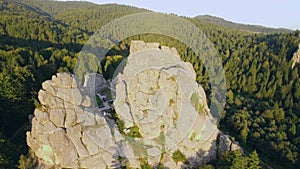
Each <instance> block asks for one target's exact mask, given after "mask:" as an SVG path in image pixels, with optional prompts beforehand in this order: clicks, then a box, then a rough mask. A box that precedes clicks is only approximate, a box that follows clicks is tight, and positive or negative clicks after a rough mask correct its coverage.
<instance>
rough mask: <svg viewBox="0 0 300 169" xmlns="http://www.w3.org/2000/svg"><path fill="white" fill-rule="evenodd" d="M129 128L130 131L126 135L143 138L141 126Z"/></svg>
mask: <svg viewBox="0 0 300 169" xmlns="http://www.w3.org/2000/svg"><path fill="white" fill-rule="evenodd" d="M128 130H129V132H128V133H127V134H126V136H128V137H133V138H142V135H141V133H140V130H139V127H138V126H137V125H134V126H132V127H130V128H129V129H128Z"/></svg>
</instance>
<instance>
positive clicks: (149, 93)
mask: <svg viewBox="0 0 300 169" xmlns="http://www.w3.org/2000/svg"><path fill="white" fill-rule="evenodd" d="M158 46H159V45H157V44H149V45H148V44H147V43H144V42H141V41H133V42H132V43H131V48H130V52H131V53H130V55H129V57H128V59H127V63H126V66H125V68H124V70H123V73H122V74H119V75H118V76H117V82H116V93H117V94H116V99H115V101H114V105H115V110H116V113H117V114H118V117H119V118H120V119H121V120H123V121H124V123H125V127H126V128H130V127H132V126H134V125H135V126H137V127H138V129H139V132H140V134H141V136H142V138H141V140H142V142H143V143H144V149H146V151H147V153H148V155H149V156H150V155H151V159H150V158H149V159H148V163H150V164H152V165H154V164H157V163H159V160H160V159H161V158H160V156H161V154H162V153H163V152H165V153H167V154H169V155H167V156H165V157H164V158H163V164H164V166H167V167H169V168H180V166H181V164H180V163H175V162H174V161H173V159H172V158H171V155H170V154H172V153H173V152H174V148H176V149H179V150H180V151H181V152H182V153H183V154H184V155H185V156H186V158H187V159H189V158H193V162H194V163H195V164H198V165H200V164H203V163H205V162H207V161H209V160H210V159H214V158H216V146H215V145H216V141H215V140H216V139H217V135H218V132H219V130H218V129H217V126H216V124H215V123H214V121H213V118H212V116H211V115H210V113H209V108H208V106H207V103H206V96H205V92H204V90H203V88H202V87H201V86H199V85H198V84H197V83H196V82H195V79H196V73H195V71H194V70H193V66H192V65H191V64H190V63H185V62H183V61H181V60H180V56H179V55H178V54H177V51H176V49H170V48H168V47H164V46H163V47H161V49H159V48H158ZM119 93H120V94H119ZM133 149H135V148H134V147H133ZM211 149H212V150H211ZM200 150H201V151H204V152H207V153H204V154H202V155H201V156H199V155H197V152H198V151H200ZM155 155H156V157H155ZM135 156H136V157H140V156H139V155H138V154H135ZM155 160H156V161H155Z"/></svg>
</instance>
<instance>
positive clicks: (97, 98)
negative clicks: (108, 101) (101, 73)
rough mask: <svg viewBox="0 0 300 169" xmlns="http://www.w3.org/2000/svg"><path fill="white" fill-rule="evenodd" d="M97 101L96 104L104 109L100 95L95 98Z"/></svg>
mask: <svg viewBox="0 0 300 169" xmlns="http://www.w3.org/2000/svg"><path fill="white" fill-rule="evenodd" d="M95 99H96V103H97V105H98V107H103V102H102V100H101V99H100V98H99V96H98V95H96V96H95Z"/></svg>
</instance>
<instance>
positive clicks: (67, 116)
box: [27, 73, 120, 169]
mask: <svg viewBox="0 0 300 169" xmlns="http://www.w3.org/2000/svg"><path fill="white" fill-rule="evenodd" d="M78 84H79V82H78V80H77V79H76V78H75V77H73V76H71V75H69V74H67V73H59V74H57V75H56V76H53V77H52V80H48V81H45V82H44V83H43V84H42V87H43V89H42V90H40V92H39V95H38V98H39V100H40V102H41V104H42V106H41V107H40V108H37V109H36V110H35V112H34V115H35V117H34V118H33V119H32V130H31V132H28V133H27V144H28V145H29V147H30V148H31V149H32V150H33V151H34V152H35V154H36V156H37V157H39V159H40V161H41V163H42V165H43V166H49V167H53V166H55V167H56V168H95V169H96V168H97V169H99V168H105V167H107V166H108V167H110V166H113V165H116V164H115V163H114V159H115V154H114V153H116V154H117V145H116V144H115V141H114V139H115V137H114V136H117V135H118V134H119V135H120V133H119V132H118V130H112V129H110V127H109V126H108V124H107V122H106V120H105V118H104V117H103V116H102V115H101V114H100V112H98V108H97V106H95V103H93V98H92V97H91V96H90V93H89V92H90V91H89V88H83V87H79V85H78ZM112 131H113V132H114V133H115V134H114V136H113V135H112V134H111V132H112ZM105 148H107V149H110V151H107V150H105ZM116 166H117V167H118V165H116ZM46 168H47V167H46Z"/></svg>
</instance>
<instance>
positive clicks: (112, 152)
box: [27, 41, 237, 169]
mask: <svg viewBox="0 0 300 169" xmlns="http://www.w3.org/2000/svg"><path fill="white" fill-rule="evenodd" d="M130 51H131V53H130V56H129V57H128V60H127V61H126V66H125V68H124V70H123V73H122V74H118V75H117V76H116V78H115V80H114V82H116V84H115V92H116V99H115V100H114V109H115V113H116V115H115V116H108V115H106V114H107V112H105V113H103V112H101V109H99V108H98V106H97V105H96V103H95V99H94V98H95V96H96V94H97V91H99V89H98V88H101V86H102V87H103V86H107V85H109V83H107V82H104V81H105V80H104V79H103V78H102V77H101V76H99V75H95V74H91V75H87V76H86V79H85V82H84V83H83V86H80V85H79V84H80V83H79V80H78V79H77V78H76V77H75V76H73V75H70V74H67V73H58V74H57V75H54V76H53V77H52V79H51V80H48V81H45V82H44V83H43V84H42V90H40V92H39V95H38V98H39V100H40V103H41V106H40V107H39V108H36V110H35V112H34V115H35V117H34V118H33V119H32V129H31V131H30V132H28V133H27V143H28V145H29V147H30V148H31V149H32V150H33V151H34V152H35V154H36V156H37V157H38V158H39V161H40V163H41V166H43V168H47V166H48V167H52V168H53V167H54V168H95V169H96V168H97V169H99V168H100V169H101V168H120V166H125V165H126V166H130V167H134V168H140V166H141V165H143V164H144V163H148V164H151V165H153V166H157V165H158V164H163V165H164V166H165V167H168V168H182V167H187V165H192V166H199V165H201V164H203V163H206V162H208V161H210V160H212V159H216V157H217V154H218V153H222V151H227V150H229V151H231V150H233V149H237V148H233V144H232V143H230V142H229V140H228V137H226V136H224V137H223V136H219V137H218V135H219V130H218V129H217V126H216V124H215V123H214V121H215V120H214V118H213V117H212V116H211V114H210V110H209V108H208V106H207V103H206V96H205V92H204V90H203V88H202V87H201V86H200V85H198V84H197V83H196V82H195V79H196V74H195V72H194V70H193V67H192V65H191V64H190V63H186V62H183V61H181V60H180V57H179V55H178V54H177V51H176V49H175V48H171V49H170V48H168V47H164V46H162V47H159V44H158V43H144V42H142V41H133V42H132V44H131V49H130ZM99 77H100V78H99ZM95 82H96V85H95ZM109 88H110V87H109ZM111 117H118V118H117V119H111ZM116 120H118V121H116ZM116 124H118V125H116ZM120 124H124V126H122V125H120ZM218 142H219V144H218ZM45 166H46V167H45Z"/></svg>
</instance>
